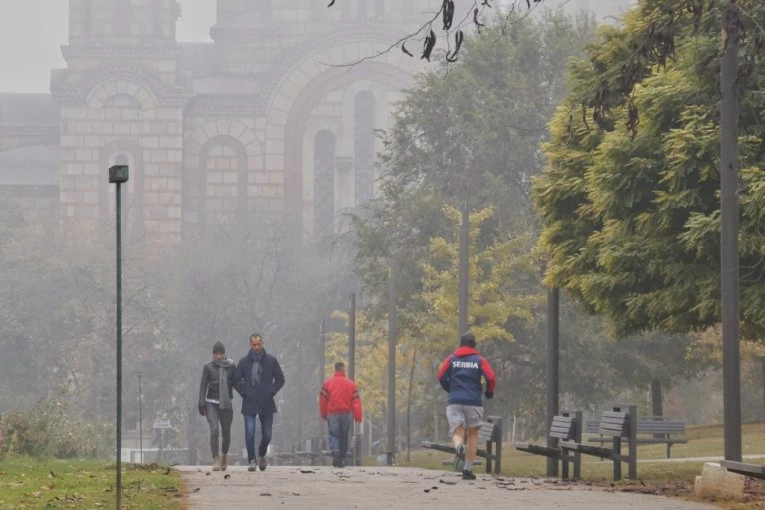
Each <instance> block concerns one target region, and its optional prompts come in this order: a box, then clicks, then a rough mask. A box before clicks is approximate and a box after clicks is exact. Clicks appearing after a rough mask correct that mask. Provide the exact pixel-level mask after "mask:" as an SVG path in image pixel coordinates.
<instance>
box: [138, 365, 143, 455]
mask: <svg viewBox="0 0 765 510" xmlns="http://www.w3.org/2000/svg"><path fill="white" fill-rule="evenodd" d="M138 451H139V452H140V454H141V457H140V458H141V460H140V461H139V464H143V393H142V392H141V371H140V370H139V371H138Z"/></svg>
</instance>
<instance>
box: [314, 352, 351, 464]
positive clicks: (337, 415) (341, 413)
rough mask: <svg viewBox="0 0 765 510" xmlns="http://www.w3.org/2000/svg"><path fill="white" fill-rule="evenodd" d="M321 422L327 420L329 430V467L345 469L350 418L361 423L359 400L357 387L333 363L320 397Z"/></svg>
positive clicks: (343, 366) (342, 369)
mask: <svg viewBox="0 0 765 510" xmlns="http://www.w3.org/2000/svg"><path fill="white" fill-rule="evenodd" d="M319 412H320V413H321V419H322V420H327V425H328V428H329V449H330V450H332V465H333V466H334V467H345V457H346V455H347V454H348V433H349V432H350V430H351V416H352V417H353V419H354V420H355V421H356V423H361V418H362V411H361V397H360V396H359V390H358V389H357V388H356V383H355V382H353V380H352V379H350V378H349V377H348V376H346V375H345V363H343V362H342V361H338V362H337V363H335V373H334V375H332V377H330V378H329V379H327V380H326V381H324V384H322V385H321V393H320V394H319Z"/></svg>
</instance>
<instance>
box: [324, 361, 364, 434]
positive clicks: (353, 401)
mask: <svg viewBox="0 0 765 510" xmlns="http://www.w3.org/2000/svg"><path fill="white" fill-rule="evenodd" d="M319 412H320V413H321V418H322V419H323V420H326V419H327V415H328V414H342V413H348V412H353V419H354V420H355V421H356V422H357V423H358V422H361V418H362V412H361V397H360V396H359V390H358V389H356V383H355V382H353V380H352V379H349V378H348V377H346V375H345V372H344V371H343V370H338V371H337V372H335V374H334V375H333V376H332V377H330V378H329V379H327V380H326V381H324V384H322V385H321V394H320V395H319Z"/></svg>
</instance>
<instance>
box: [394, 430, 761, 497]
mask: <svg viewBox="0 0 765 510" xmlns="http://www.w3.org/2000/svg"><path fill="white" fill-rule="evenodd" d="M687 439H688V443H687V444H677V445H674V446H672V459H673V460H672V461H667V460H666V446H665V445H662V444H658V445H640V446H638V459H639V462H638V480H637V481H629V480H623V481H620V482H614V481H613V480H612V477H613V476H612V475H613V464H612V463H611V462H610V461H601V460H599V459H598V458H597V457H589V456H583V458H582V480H580V481H579V482H578V483H580V484H583V485H589V486H592V485H596V486H602V487H606V488H608V489H610V490H621V491H630V492H640V493H646V494H659V495H665V496H672V497H681V498H683V499H693V482H694V480H695V478H696V476H697V475H699V474H701V471H702V468H703V466H704V462H705V461H704V460H692V458H694V457H722V456H723V452H724V446H723V427H722V425H709V426H699V427H689V428H688V433H687ZM742 439H743V441H742V451H743V454H744V455H749V454H765V423H750V424H745V425H744V427H743V433H742ZM539 444H544V442H543V441H542V440H539ZM502 455H503V457H502V474H503V475H504V476H510V477H544V476H545V474H546V466H547V460H546V458H545V457H542V456H539V455H532V454H528V453H523V452H519V451H517V450H515V449H514V448H513V447H512V445H511V444H510V443H506V444H504V445H503V448H502ZM405 459H406V454H405V453H401V454H399V455H398V456H397V462H398V463H399V465H407V466H416V467H423V468H428V469H450V466H449V465H448V463H450V462H451V460H452V456H450V455H449V454H446V453H442V452H438V451H435V450H425V449H422V450H414V451H412V452H411V456H410V461H409V462H406V460H405ZM681 459H688V460H681ZM745 461H746V462H749V463H754V464H763V463H765V458H757V459H745ZM444 463H447V465H444ZM481 469H483V468H478V469H477V471H480V470H481ZM622 474H623V475H624V476H626V474H627V466H626V464H623V465H622ZM716 504H717V505H718V506H720V507H721V508H725V509H727V510H743V509H751V508H765V484H763V482H762V481H756V480H751V479H747V488H746V498H745V500H744V501H743V502H737V503H730V502H728V503H726V502H716Z"/></svg>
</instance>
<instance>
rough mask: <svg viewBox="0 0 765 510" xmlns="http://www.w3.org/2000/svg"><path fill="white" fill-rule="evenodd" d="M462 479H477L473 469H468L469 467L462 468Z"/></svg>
mask: <svg viewBox="0 0 765 510" xmlns="http://www.w3.org/2000/svg"><path fill="white" fill-rule="evenodd" d="M462 479H463V480H475V475H474V474H473V471H468V470H467V469H463V470H462Z"/></svg>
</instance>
